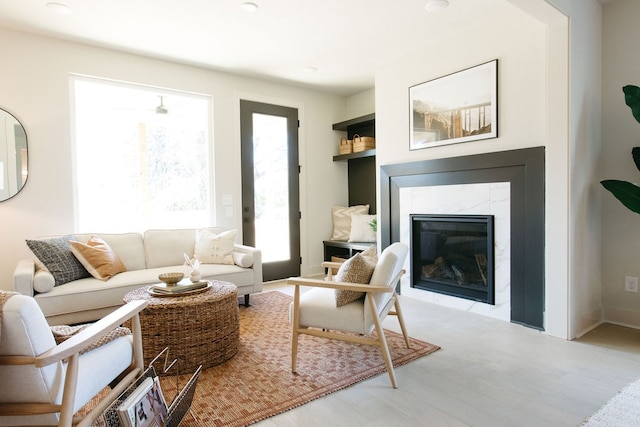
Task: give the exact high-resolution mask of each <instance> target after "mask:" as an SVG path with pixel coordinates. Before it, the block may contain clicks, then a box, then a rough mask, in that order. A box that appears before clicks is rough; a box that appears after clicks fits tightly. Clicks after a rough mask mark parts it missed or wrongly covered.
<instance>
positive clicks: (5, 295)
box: [0, 291, 20, 339]
mask: <svg viewBox="0 0 640 427" xmlns="http://www.w3.org/2000/svg"><path fill="white" fill-rule="evenodd" d="M14 295H20V293H19V292H9V291H0V339H2V308H3V307H4V303H5V302H7V300H8V299H9V298H11V297H12V296H14Z"/></svg>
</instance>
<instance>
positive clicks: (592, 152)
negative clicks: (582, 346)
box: [550, 0, 602, 338]
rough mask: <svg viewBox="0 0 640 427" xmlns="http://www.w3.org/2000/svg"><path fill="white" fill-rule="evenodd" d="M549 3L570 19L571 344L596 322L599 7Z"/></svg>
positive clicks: (557, 1) (553, 0)
mask: <svg viewBox="0 0 640 427" xmlns="http://www.w3.org/2000/svg"><path fill="white" fill-rule="evenodd" d="M550 2H551V3H554V4H555V5H556V6H557V7H558V8H559V9H560V10H561V11H562V12H563V13H564V14H565V15H567V16H569V17H570V33H569V40H570V44H569V71H570V77H569V105H570V109H569V116H568V119H569V121H568V125H569V129H568V139H569V143H568V146H567V148H568V151H567V155H568V171H569V175H568V179H569V198H568V200H569V202H570V203H569V211H568V224H569V248H568V249H569V250H568V254H569V258H568V265H569V280H568V283H569V307H568V309H569V317H568V321H569V325H568V330H569V337H570V338H574V337H576V336H580V335H582V334H584V333H585V332H588V331H589V330H590V329H592V328H593V327H595V326H597V325H598V324H600V323H601V322H602V282H601V245H600V242H601V234H600V222H601V213H600V212H601V209H600V196H601V194H602V190H601V188H599V184H598V163H599V161H600V155H601V146H602V138H601V128H602V125H601V124H602V110H601V82H602V68H601V65H602V57H601V39H602V7H601V5H600V4H599V3H598V2H596V1H595V0H590V1H580V2H577V1H575V0H551V1H550ZM562 172H564V171H562ZM563 176H567V175H566V174H564V173H563Z"/></svg>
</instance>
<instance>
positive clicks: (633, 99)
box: [622, 85, 640, 123]
mask: <svg viewBox="0 0 640 427" xmlns="http://www.w3.org/2000/svg"><path fill="white" fill-rule="evenodd" d="M622 91H623V92H624V102H625V103H626V104H627V105H628V106H629V108H631V113H632V114H633V117H635V119H636V121H637V122H638V123H640V88H639V87H638V86H634V85H627V86H624V87H623V88H622Z"/></svg>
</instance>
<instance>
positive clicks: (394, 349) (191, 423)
mask: <svg viewBox="0 0 640 427" xmlns="http://www.w3.org/2000/svg"><path fill="white" fill-rule="evenodd" d="M291 301H292V298H291V297H290V296H288V295H286V294H283V293H281V292H278V291H272V292H266V293H262V294H256V295H252V296H251V306H250V307H244V306H240V346H239V350H238V353H237V354H236V355H235V356H234V357H233V358H231V359H230V360H228V361H227V362H225V363H223V364H221V365H219V366H216V367H213V368H209V369H206V370H203V371H202V373H201V375H200V377H199V380H198V383H197V386H196V392H195V396H194V399H193V403H192V405H191V413H192V415H193V416H190V415H189V414H187V415H186V417H185V418H184V420H183V422H182V424H180V425H181V426H183V427H196V426H197V427H209V426H216V427H217V426H246V425H249V424H252V423H255V422H257V421H260V420H263V419H265V418H268V417H271V416H273V415H276V414H280V413H282V412H285V411H287V410H289V409H292V408H295V407H297V406H300V405H302V404H305V403H307V402H309V401H311V400H314V399H317V398H319V397H322V396H325V395H327V394H329V393H333V392H335V391H338V390H341V389H344V388H345V387H349V386H351V385H353V384H355V383H358V382H360V381H363V380H365V379H367V378H371V377H372V376H375V375H379V374H383V375H385V376H387V372H386V369H385V366H384V360H383V358H382V355H381V353H380V350H379V349H378V347H375V346H366V345H359V344H353V343H345V342H340V341H332V340H327V339H322V338H315V337H309V336H300V340H299V346H298V362H297V369H298V372H297V373H296V374H292V373H291V325H290V324H289V321H288V309H289V303H290V302H291ZM385 332H386V334H385V335H386V337H387V343H388V345H389V349H390V352H391V356H392V358H393V362H394V366H399V365H403V364H406V363H409V362H411V361H413V360H416V359H418V358H419V357H422V356H425V355H427V354H430V353H432V352H434V351H436V350H438V349H439V348H440V347H438V346H436V345H433V344H429V343H427V342H424V341H420V340H416V339H411V349H407V348H406V345H405V344H404V339H403V338H402V335H401V334H398V333H395V332H392V331H388V330H386V331H385ZM169 356H170V355H169ZM156 365H157V363H156ZM156 367H157V366H156ZM188 379H189V376H188V375H185V376H180V377H178V378H177V377H175V376H174V377H161V384H162V389H163V394H164V395H165V398H166V399H167V403H169V402H170V400H171V399H172V398H173V397H174V396H175V395H176V389H177V388H181V387H183V386H184V385H185V384H186V382H187V380H188ZM176 383H177V384H176ZM389 388H391V384H390V383H389Z"/></svg>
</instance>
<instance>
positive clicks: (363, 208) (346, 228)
mask: <svg viewBox="0 0 640 427" xmlns="http://www.w3.org/2000/svg"><path fill="white" fill-rule="evenodd" d="M368 213H369V205H356V206H350V207H345V206H333V207H332V208H331V215H332V216H333V235H332V237H331V240H339V241H344V242H346V241H347V240H349V235H350V234H351V215H353V214H360V215H366V214H368Z"/></svg>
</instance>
